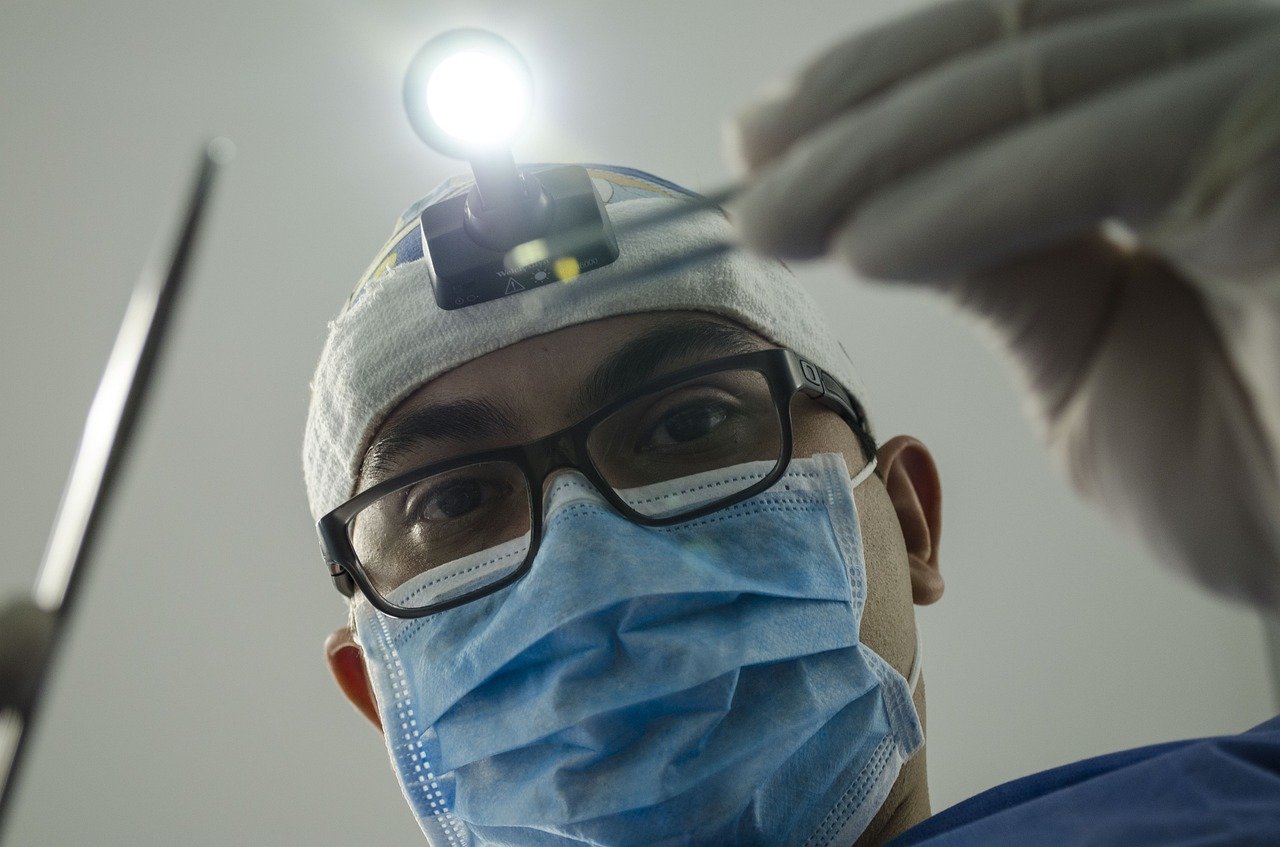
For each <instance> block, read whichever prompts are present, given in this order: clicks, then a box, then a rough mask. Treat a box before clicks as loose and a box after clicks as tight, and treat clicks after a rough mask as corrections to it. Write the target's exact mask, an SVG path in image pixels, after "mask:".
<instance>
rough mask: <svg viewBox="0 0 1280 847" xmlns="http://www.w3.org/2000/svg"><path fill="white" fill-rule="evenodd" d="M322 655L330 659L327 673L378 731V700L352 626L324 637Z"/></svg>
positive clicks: (379, 724) (380, 727)
mask: <svg viewBox="0 0 1280 847" xmlns="http://www.w3.org/2000/svg"><path fill="white" fill-rule="evenodd" d="M324 656H325V658H326V659H328V661H329V672H330V673H332V674H333V679H334V681H335V682H337V683H338V687H339V688H341V689H342V693H343V694H344V695H346V698H347V699H348V700H350V701H351V705H353V706H355V707H356V711H358V712H360V714H362V715H364V716H365V717H366V718H368V719H369V722H370V723H372V724H373V725H374V726H376V727H377V728H378V731H379V732H381V731H382V721H381V720H379V718H378V701H377V700H376V699H375V698H374V696H373V686H372V685H370V684H369V674H368V673H366V672H365V669H364V652H363V651H362V650H361V649H360V645H359V644H357V643H356V640H355V636H354V635H352V633H351V627H349V626H344V627H341V628H339V629H335V630H334V631H333V632H332V633H330V635H329V637H328V638H326V639H325V640H324Z"/></svg>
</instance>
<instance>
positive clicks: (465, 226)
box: [404, 29, 618, 309]
mask: <svg viewBox="0 0 1280 847" xmlns="http://www.w3.org/2000/svg"><path fill="white" fill-rule="evenodd" d="M404 106H405V111H406V112H407V113H408V116H409V123H410V124H411V125H412V126H413V128H414V130H415V131H416V132H417V133H418V135H419V136H421V137H422V140H423V141H425V142H427V145H428V146H430V147H433V148H435V150H436V151H437V152H440V153H443V154H444V155H446V156H449V157H451V158H455V159H466V160H467V161H468V162H470V163H471V172H472V174H474V175H475V185H474V186H473V187H472V188H471V189H470V190H469V191H467V192H466V194H465V195H464V194H457V195H453V196H450V197H445V198H444V199H442V200H438V201H437V202H435V203H433V204H431V205H430V206H427V207H426V208H425V209H423V210H422V212H421V213H420V215H419V231H420V233H421V240H422V250H423V254H424V257H426V258H429V259H430V260H431V286H432V288H433V290H434V292H435V298H436V303H437V304H438V305H439V306H440V308H442V309H459V308H463V307H466V306H472V305H475V304H477V303H484V302H488V301H490V300H495V299H497V298H499V297H509V296H512V295H515V294H518V293H520V292H522V291H527V290H528V289H530V288H536V287H538V286H540V285H545V284H548V283H550V282H554V281H555V280H557V279H559V280H565V281H567V280H570V279H576V278H577V277H578V276H580V275H581V274H584V273H587V272H588V271H590V270H592V269H594V268H600V267H604V266H605V265H607V264H609V263H610V262H613V261H614V260H615V259H617V258H618V240H617V238H616V237H615V236H614V234H613V227H612V225H611V224H610V221H609V216H608V213H607V212H606V211H605V207H604V201H603V200H602V199H601V198H600V195H599V193H598V192H597V191H596V188H595V185H594V183H593V182H592V181H591V176H590V174H588V173H587V171H586V169H585V168H583V167H582V166H580V165H559V166H552V167H547V166H543V167H539V168H537V169H536V173H533V172H532V170H533V169H530V172H522V171H521V170H520V169H519V168H517V167H516V162H515V158H514V157H513V156H512V155H511V142H512V140H513V139H514V138H515V137H516V135H517V134H518V133H519V132H520V129H521V128H522V127H523V126H524V124H525V121H526V120H528V118H529V114H530V112H531V111H532V109H533V75H532V74H531V73H530V72H529V66H528V65H526V64H525V61H524V59H523V58H521V56H520V54H519V53H517V52H516V49H515V48H514V47H512V46H511V45H510V44H508V43H507V42H506V41H504V40H503V39H502V38H500V37H498V36H497V35H494V34H493V33H491V32H485V31H484V30H478V29H458V30H453V31H451V32H446V33H444V34H443V35H439V36H436V37H435V38H433V39H431V40H430V41H428V42H427V43H426V44H425V45H424V46H423V47H422V49H421V50H419V51H418V53H417V55H416V56H414V57H413V61H412V62H411V63H410V64H409V70H408V72H407V73H406V74H405V80H404ZM569 235H573V244H572V245H571V249H568V250H561V251H558V252H557V254H556V255H554V256H552V255H545V256H539V257H537V258H533V259H530V260H529V261H527V262H523V263H521V265H520V266H519V267H516V268H508V267H507V265H506V258H507V252H508V251H510V250H511V249H512V248H514V247H516V246H517V245H529V244H530V243H543V242H542V239H544V238H550V237H552V236H557V237H559V238H561V239H562V240H563V239H564V238H566V237H568V236H569ZM526 252H527V251H526ZM544 252H545V251H544Z"/></svg>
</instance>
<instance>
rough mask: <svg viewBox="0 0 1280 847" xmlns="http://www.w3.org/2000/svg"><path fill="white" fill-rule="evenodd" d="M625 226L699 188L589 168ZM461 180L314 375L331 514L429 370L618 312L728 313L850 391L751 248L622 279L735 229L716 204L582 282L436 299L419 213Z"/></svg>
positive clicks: (382, 266)
mask: <svg viewBox="0 0 1280 847" xmlns="http://www.w3.org/2000/svg"><path fill="white" fill-rule="evenodd" d="M586 167H587V171H588V172H589V173H590V174H591V176H592V179H593V181H594V183H595V186H596V189H597V191H599V192H600V196H601V198H602V199H603V200H604V201H605V203H606V208H607V209H608V212H609V217H610V219H611V220H612V221H613V224H614V226H615V227H625V226H626V224H627V222H628V221H631V220H634V219H635V218H637V217H640V216H644V215H647V214H650V213H652V212H655V211H659V210H662V209H665V208H671V207H672V205H673V204H679V203H684V202H689V199H690V198H691V197H692V196H693V195H691V194H690V193H689V192H688V191H686V190H684V189H682V188H680V187H679V186H676V185H673V184H671V183H669V182H666V181H665V180H661V179H659V178H657V177H654V176H652V175H650V174H646V173H643V172H640V171H635V170H631V169H629V168H617V167H606V166H597V165H588V166H586ZM469 187H470V185H469V181H467V180H464V179H461V178H455V179H453V180H450V181H448V182H446V183H445V184H443V185H441V186H440V187H439V188H437V189H436V190H435V191H434V192H432V193H431V194H429V195H428V196H427V197H425V198H423V199H422V200H420V201H418V202H417V203H415V204H414V205H413V206H411V207H410V208H409V209H408V210H406V211H405V213H404V214H403V215H401V217H400V220H399V221H398V222H397V224H396V229H395V232H394V233H393V235H392V237H391V240H390V241H388V242H387V244H386V246H384V248H383V249H382V250H381V251H380V252H379V254H378V258H376V259H375V261H374V263H373V265H372V266H371V267H370V269H369V271H367V272H366V273H365V275H364V277H363V278H362V279H361V280H360V283H359V284H358V285H357V286H356V289H355V291H354V292H353V293H352V295H351V298H350V299H349V300H348V301H347V304H346V306H345V307H344V308H343V310H342V312H341V314H339V315H338V318H337V319H336V320H335V321H333V322H332V323H330V324H329V337H328V340H327V341H326V342H325V345H324V351H323V352H322V353H321V354H320V363H319V365H318V366H317V367H316V373H315V376H314V378H313V379H312V382H311V407H310V410H309V412H308V414H307V428H306V435H305V439H304V442H303V470H304V473H305V476H306V483H307V498H308V501H309V503H310V506H311V514H312V516H313V517H314V518H316V519H317V520H319V518H320V517H321V516H322V515H324V514H325V513H327V512H329V511H331V510H332V509H334V508H336V507H337V506H339V505H341V504H342V503H343V502H344V501H345V500H347V499H349V498H350V497H351V496H352V495H353V494H355V485H356V482H357V479H358V476H359V472H360V465H361V461H362V457H363V455H364V451H365V450H366V449H367V447H368V444H369V441H370V440H371V439H372V437H373V434H374V432H375V431H376V430H377V428H378V427H379V426H380V425H381V424H382V422H383V420H384V419H385V418H386V417H387V415H388V414H389V413H390V412H391V411H392V410H393V409H395V407H396V406H397V405H398V404H399V403H400V402H401V401H403V400H404V399H405V398H406V397H408V396H409V395H410V394H412V393H413V392H414V391H415V390H416V389H417V388H418V387H420V386H421V385H422V384H423V383H425V382H427V381H428V380H430V379H433V378H435V377H437V376H439V375H440V374H442V373H444V372H445V371H448V370H450V369H452V368H455V367H457V366H458V365H461V364H463V363H464V362H469V361H471V360H472V359H476V358H478V357H480V356H483V355H485V354H486V353H491V352H493V351H494V350H498V349H500V348H502V347H507V346H509V345H511V344H514V343H516V342H517V341H522V340H524V339H526V338H531V337H533V336H536V335H542V334H543V333H547V332H552V331H554V330H557V329H561V328H563V327H567V326H572V325H574V324H580V323H586V322H587V321H594V320H597V319H600V318H607V317H611V316H614V315H629V314H636V313H642V312H661V311H674V310H692V311H700V312H709V313H712V314H715V315H720V316H723V317H725V318H729V319H730V320H732V321H735V322H737V323H738V324H741V325H742V326H745V327H747V328H748V329H751V330H754V331H755V332H757V333H759V334H760V335H762V336H764V337H765V338H767V339H769V340H770V341H772V342H773V343H775V344H778V345H781V346H783V347H789V348H791V349H792V350H795V351H796V352H797V353H799V354H801V355H802V356H804V357H805V358H808V359H810V360H812V361H813V362H814V363H815V364H817V365H818V366H819V367H821V368H823V369H824V370H826V371H828V372H829V373H830V374H831V375H832V376H834V377H835V378H836V379H837V380H839V381H840V383H841V384H842V385H843V386H844V388H845V389H846V390H848V391H854V390H856V388H857V380H856V378H855V376H854V373H853V365H852V363H851V362H850V361H849V358H848V356H847V355H845V353H844V351H843V350H842V349H841V347H840V345H839V344H838V342H837V341H836V340H835V338H834V337H833V336H832V335H831V332H830V330H829V329H828V328H827V326H826V325H825V324H824V322H823V320H822V318H821V316H820V315H819V313H818V308H817V305H816V304H815V303H814V301H813V300H812V299H811V298H810V297H809V295H808V294H807V293H806V292H805V291H804V289H802V288H801V287H800V285H799V283H798V282H797V281H796V280H795V278H794V277H793V276H792V275H791V274H790V273H789V272H788V271H787V270H786V269H785V268H784V267H782V266H781V265H780V264H779V263H777V262H776V261H772V260H767V259H763V258H759V257H756V256H753V255H750V254H747V253H744V252H740V251H734V252H730V253H727V254H722V255H721V256H719V257H718V258H716V259H713V260H711V261H706V262H701V263H698V264H695V265H690V266H685V267H681V268H678V269H676V270H672V271H668V272H665V273H662V274H660V275H656V276H649V277H644V278H641V279H639V280H637V279H632V280H631V281H623V282H621V283H619V284H617V285H614V284H613V281H614V280H615V279H616V278H617V277H618V276H619V275H620V274H623V273H625V272H627V271H628V270H630V269H632V268H636V267H640V266H643V265H648V264H649V263H650V262H652V261H654V260H655V259H657V258H661V257H668V256H671V255H672V254H674V253H679V252H684V251H687V250H691V249H694V248H696V247H699V246H703V245H706V244H709V243H711V242H714V241H720V240H724V239H727V238H731V237H732V236H733V230H732V227H731V226H730V224H729V222H728V221H727V220H726V219H725V217H724V215H723V214H721V213H720V212H719V211H716V210H705V211H701V212H697V213H694V214H691V215H686V216H683V217H681V218H679V219H677V220H675V221H669V222H667V223H665V224H663V225H659V226H656V227H653V228H652V229H646V230H643V231H641V232H637V233H634V234H632V233H623V234H622V235H620V236H619V239H618V242H619V248H620V250H621V254H620V255H619V257H618V259H617V261H615V262H614V263H613V264H611V265H608V266H606V267H603V268H599V269H596V270H592V271H589V272H587V273H584V274H583V275H581V276H579V277H578V278H577V279H575V280H573V281H572V282H563V283H561V282H554V283H550V284H548V285H543V286H541V287H538V288H532V289H529V290H527V291H523V292H520V293H517V294H513V295H511V296H507V297H501V298H498V299H497V300H491V301H488V302H485V303H479V304H477V305H474V306H469V307H466V308H462V309H455V310H445V309H441V308H440V307H439V306H438V305H436V301H435V296H434V294H433V292H432V287H431V270H430V266H429V263H428V262H427V260H425V259H423V258H422V257H421V253H422V249H421V242H420V240H419V237H418V231H417V227H418V224H417V220H418V215H419V214H420V213H421V211H422V209H424V208H425V207H426V206H428V205H430V204H432V203H436V202H439V201H440V200H443V199H446V198H447V197H450V196H453V195H456V194H458V193H460V192H462V191H466V190H467V189H468V188H469Z"/></svg>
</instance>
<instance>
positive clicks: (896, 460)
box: [876, 435, 944, 606]
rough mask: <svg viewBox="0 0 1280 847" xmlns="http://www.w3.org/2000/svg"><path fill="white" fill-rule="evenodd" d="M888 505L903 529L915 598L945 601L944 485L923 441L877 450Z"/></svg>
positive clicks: (904, 438)
mask: <svg viewBox="0 0 1280 847" xmlns="http://www.w3.org/2000/svg"><path fill="white" fill-rule="evenodd" d="M876 460H877V466H878V470H879V472H880V477H881V479H883V480H884V487H885V490H886V491H888V492H889V500H890V502H892V503H893V509H894V511H895V512H897V514H898V523H899V524H900V525H901V526H902V540H903V541H904V542H906V547H907V561H908V562H909V563H910V566H911V599H912V600H913V601H914V602H915V604H916V605H917V606H927V605H929V604H930V603H936V602H937V601H938V599H939V598H940V597H942V590H943V587H944V586H943V584H942V573H941V572H940V571H939V569H938V541H939V539H940V537H941V535H942V483H941V482H940V481H939V479H938V467H937V465H935V464H934V463H933V455H932V454H931V453H930V452H929V448H927V447H925V446H924V444H922V443H921V442H920V441H919V440H918V439H915V438H912V437H911V436H909V435H897V436H894V437H893V438H891V439H889V440H888V441H886V442H885V443H884V444H883V445H881V446H880V449H879V450H877V451H876Z"/></svg>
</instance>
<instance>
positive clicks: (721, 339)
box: [325, 312, 943, 847]
mask: <svg viewBox="0 0 1280 847" xmlns="http://www.w3.org/2000/svg"><path fill="white" fill-rule="evenodd" d="M708 323H710V324H713V325H715V326H714V327H713V329H715V328H719V327H728V328H730V329H731V330H733V331H731V332H713V333H710V334H709V333H707V332H705V331H703V332H699V331H698V329H699V326H703V327H705V325H706V324H708ZM709 335H710V338H709V337H708V336H709ZM774 346H776V345H773V344H770V343H769V342H767V341H765V340H764V339H763V338H761V337H759V336H758V335H756V334H754V333H752V332H751V331H750V330H747V329H745V328H742V327H740V326H738V325H736V324H734V323H732V322H731V321H728V320H726V319H724V318H720V317H716V316H712V315H707V314H702V313H697V312H662V313H647V314H639V315H623V316H618V317H612V318H605V319H602V320H598V321H594V322H591V323H585V324H579V325H576V326H571V327H566V328H564V329H560V330H557V331H554V332H550V333H547V334H545V335H540V336H536V337H534V338H529V339H526V340H524V341H520V342H518V343H516V344H513V345H511V346H509V347H505V348H503V349H501V350H497V351H494V352H492V353H489V354H487V355H484V356H481V357H479V358H477V359H474V360H472V361H470V362H468V363H466V364H464V365H461V366H459V367H457V368H455V369H454V370H452V371H449V372H448V373H445V374H443V375H441V376H439V377H436V378H435V379H433V380H431V381H430V382H428V383H426V384H425V385H423V386H422V387H420V388H419V389H418V390H417V391H416V392H415V393H414V394H412V395H411V396H410V397H409V398H408V399H407V400H405V401H404V402H403V403H401V404H400V405H399V406H398V407H397V408H396V409H395V410H394V411H393V412H392V413H391V415H389V416H388V417H387V419H386V420H385V421H384V422H383V423H382V425H381V426H380V427H379V430H378V432H377V433H375V434H374V436H373V438H372V439H371V441H370V444H371V445H372V449H371V451H370V453H368V454H366V459H365V466H364V468H362V472H361V478H360V481H359V483H358V485H359V488H360V489H364V488H367V487H368V486H370V485H372V484H374V483H375V482H377V481H379V480H381V479H385V478H388V477H389V476H392V475H394V474H395V473H398V472H402V471H404V470H408V469H409V468H412V467H416V466H418V465H422V464H426V463H429V462H435V461H441V460H443V459H446V458H449V457H451V456H457V455H461V454H465V453H470V452H475V451H479V450H485V449H491V448H495V447H501V446H507V445H510V444H519V443H523V442H526V441H531V440H534V439H537V438H540V437H542V436H544V435H547V434H549V433H552V432H555V431H557V430H560V429H563V428H564V427H566V426H568V425H569V424H572V423H574V422H576V421H577V420H579V419H580V418H581V417H583V416H584V415H583V413H582V412H581V409H580V406H581V399H582V397H583V394H584V389H585V387H587V386H589V385H591V384H592V382H591V381H592V378H593V377H594V378H595V386H596V387H597V388H598V387H599V383H600V377H601V373H602V372H601V369H600V366H601V363H604V362H607V361H608V360H609V359H610V357H611V356H613V355H617V354H619V353H620V352H621V353H624V354H625V353H627V352H630V353H631V354H633V355H631V356H630V361H632V362H633V363H634V362H636V361H637V360H641V361H644V363H645V364H644V368H645V370H646V371H647V373H646V374H645V376H646V378H647V377H648V376H658V375H660V374H662V373H666V372H671V371H674V370H678V369H679V368H682V367H688V366H690V365H693V364H697V363H698V362H701V361H709V360H712V359H717V358H720V357H722V356H726V355H732V354H734V353H739V352H745V351H747V350H750V349H762V348H767V347H774ZM721 347H723V349H719V348H721ZM637 353H639V354H640V355H639V356H637V355H635V354H637ZM477 398H489V399H491V400H499V401H500V402H501V406H502V408H503V409H504V410H505V411H506V412H507V417H508V418H510V420H511V421H513V422H514V424H515V427H514V430H513V431H510V432H504V433H502V434H501V435H499V436H493V437H488V438H484V439H471V438H466V437H465V436H462V435H460V434H453V435H451V436H450V437H448V438H440V439H437V440H431V441H428V442H427V443H423V444H421V445H418V446H416V447H415V449H414V450H413V451H411V453H410V455H407V456H401V457H398V459H397V462H398V465H397V466H396V467H394V468H388V467H381V466H380V463H379V462H378V461H376V458H377V445H378V444H379V439H380V437H381V436H382V435H383V434H384V433H386V432H388V431H389V430H392V429H394V427H395V425H396V423H397V422H398V421H402V420H404V418H405V416H406V415H408V414H410V413H412V412H415V411H420V410H422V409H424V408H426V407H430V406H441V405H448V404H452V403H456V402H458V401H471V400H475V399H477ZM791 415H792V422H793V427H794V434H795V446H794V450H793V456H794V457H796V458H800V457H806V456H811V455H813V454H815V453H833V452H838V453H842V454H843V455H844V458H845V462H846V464H847V465H848V466H849V471H850V475H851V476H852V475H853V474H856V473H857V472H858V471H859V470H861V469H862V468H863V466H864V465H866V463H867V460H868V458H869V457H865V456H864V455H863V452H862V450H861V449H860V447H859V444H858V440H857V438H856V437H855V436H854V434H853V432H852V430H851V429H850V428H849V425H848V424H847V423H845V421H844V420H843V419H841V418H840V416H839V415H837V414H836V413H835V412H833V411H831V410H830V409H827V408H826V407H823V406H821V405H819V404H818V403H816V402H814V401H812V400H810V399H808V398H807V397H803V396H799V397H797V398H796V401H795V402H794V403H793V404H792V408H791ZM877 458H878V460H879V464H878V467H877V470H876V473H875V474H874V475H872V476H871V477H870V478H869V479H868V480H867V481H866V482H864V483H863V484H862V485H860V486H859V487H858V488H857V489H856V490H855V491H854V501H855V503H856V505H857V509H858V520H859V523H860V526H861V530H862V538H863V547H864V551H865V556H866V563H867V601H866V607H865V610H864V612H863V615H862V628H861V632H860V638H861V641H862V643H864V644H866V645H867V646H868V647H870V648H871V649H872V650H874V651H875V652H876V653H878V654H879V655H880V656H881V657H883V658H884V659H885V661H887V662H888V663H889V664H891V665H892V666H893V667H894V668H895V669H896V670H898V672H900V673H901V674H903V675H904V676H905V675H907V673H908V672H909V670H910V667H911V659H912V656H913V653H914V650H915V638H916V632H915V612H914V608H913V607H914V606H915V605H926V604H929V603H933V602H935V601H936V600H937V599H938V598H939V597H941V596H942V589H943V584H942V578H941V576H940V573H939V569H938V568H939V566H938V541H939V534H940V531H941V489H940V486H939V482H938V474H937V470H936V468H935V466H934V463H933V459H932V457H931V456H930V454H929V452H928V450H927V449H926V448H925V447H924V445H923V444H921V443H920V442H919V441H917V440H916V439H914V438H911V437H909V436H897V437H894V438H891V439H889V440H888V441H885V442H884V443H882V444H881V445H880V447H879V449H878V450H877ZM559 473H561V471H556V472H554V473H553V474H552V475H551V477H550V478H549V479H548V480H547V484H548V485H550V483H551V481H552V480H553V479H555V477H556V475H557V474H559ZM325 648H326V654H327V657H328V661H329V666H330V669H331V670H332V671H333V675H334V678H335V679H336V680H337V682H338V685H339V687H341V689H342V691H343V693H344V694H345V695H346V697H347V698H348V699H349V700H350V701H351V702H352V704H353V705H354V706H355V707H356V708H357V709H358V710H359V711H360V712H361V713H362V714H364V715H365V716H366V717H367V718H368V719H369V720H370V721H372V722H373V723H374V724H375V725H379V721H378V712H377V706H376V704H375V701H374V695H373V692H372V688H371V687H370V685H369V681H368V676H367V674H366V671H365V666H364V659H363V656H362V654H361V652H360V648H359V646H358V645H357V644H356V643H355V641H354V638H353V636H352V632H351V629H350V627H342V628H340V629H338V630H337V631H336V632H334V633H333V634H332V635H330V636H329V639H328V641H327V643H326V645H325ZM914 701H915V706H916V709H917V710H918V712H919V714H920V721H921V723H922V724H923V723H924V720H925V687H924V679H923V677H922V678H921V680H920V684H919V686H918V687H917V689H916V692H915V696H914ZM929 814H930V811H929V788H928V784H927V782H926V779H925V750H924V749H921V750H920V751H919V752H918V753H916V755H915V756H914V757H913V758H912V759H911V761H909V762H907V763H906V765H905V766H904V767H903V769H902V771H901V773H900V774H899V776H898V779H897V781H896V782H895V783H894V785H893V788H892V790H891V791H890V793H889V796H888V798H887V799H886V800H885V803H884V805H883V806H882V807H881V808H880V811H879V812H878V813H877V815H876V817H875V818H874V819H873V820H872V822H871V825H870V826H869V827H868V829H867V831H866V833H865V834H864V835H863V836H862V837H861V838H860V839H858V842H857V847H863V845H876V844H882V843H884V842H886V841H888V840H889V839H891V838H893V837H894V836H895V835H897V834H898V833H901V832H903V831H904V830H906V829H908V828H909V827H911V826H913V825H914V824H916V823H918V822H920V821H921V820H923V819H925V818H927V817H928V816H929Z"/></svg>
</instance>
